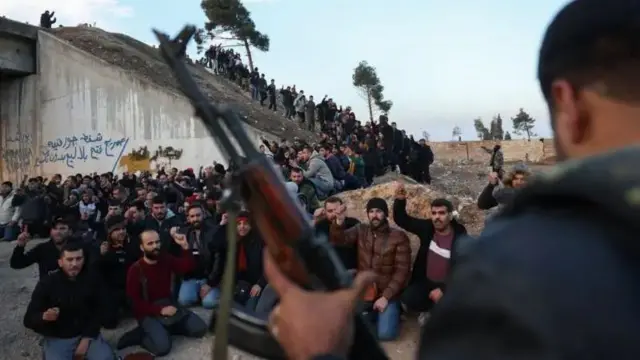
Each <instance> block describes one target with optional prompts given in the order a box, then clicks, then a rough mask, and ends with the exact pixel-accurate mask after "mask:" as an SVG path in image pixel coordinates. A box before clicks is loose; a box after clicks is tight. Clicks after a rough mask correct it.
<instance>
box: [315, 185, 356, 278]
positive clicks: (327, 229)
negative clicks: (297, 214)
mask: <svg viewBox="0 0 640 360" xmlns="http://www.w3.org/2000/svg"><path fill="white" fill-rule="evenodd" d="M343 206H344V202H343V201H342V199H340V198H339V197H337V196H332V197H330V198H328V199H327V200H326V201H325V202H324V206H323V207H321V208H319V209H318V210H316V211H315V213H314V214H313V220H314V223H315V229H316V232H320V233H324V234H325V235H326V236H327V237H328V238H329V239H332V237H331V224H335V223H336V221H337V218H338V213H339V212H340V211H341V208H342V207H343ZM341 221H342V223H343V225H342V226H341V228H344V229H345V230H346V229H350V228H352V227H354V226H356V225H359V224H360V221H359V220H358V219H356V218H354V217H348V216H347V217H345V218H344V220H341ZM333 231H342V230H339V229H337V228H334V229H333ZM334 249H335V250H336V252H337V253H338V257H339V258H340V260H342V264H344V266H345V268H347V269H356V268H357V267H358V249H357V246H356V244H349V245H342V244H334Z"/></svg>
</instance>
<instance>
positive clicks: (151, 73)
mask: <svg viewBox="0 0 640 360" xmlns="http://www.w3.org/2000/svg"><path fill="white" fill-rule="evenodd" d="M175 30H178V29H175ZM49 31H50V32H51V33H52V34H53V35H55V36H56V37H58V38H60V39H62V40H65V41H67V42H69V43H71V44H73V45H74V46H76V47H78V48H80V49H81V50H83V51H86V52H88V53H90V54H92V55H94V56H96V57H98V58H100V59H102V60H104V61H106V62H108V63H109V64H111V65H115V66H118V67H120V68H122V69H124V70H126V71H130V72H133V73H135V74H136V75H137V76H138V77H140V78H142V79H145V80H147V81H150V82H152V83H154V84H156V85H158V86H160V87H163V88H165V89H167V90H169V91H172V92H177V93H179V92H180V90H179V88H178V84H177V82H176V81H175V79H174V77H173V74H172V73H171V71H170V70H169V67H168V66H167V65H166V64H165V63H164V61H163V60H162V58H161V57H160V53H159V52H158V49H156V48H153V47H151V46H149V45H147V44H145V43H143V42H141V41H138V40H136V39H134V38H132V37H129V36H127V35H124V34H118V33H110V32H107V31H104V30H102V29H100V28H96V27H86V26H79V27H60V28H55V29H51V30H49ZM187 66H188V68H189V70H190V71H191V74H192V75H193V76H194V78H195V80H196V82H197V84H198V85H199V86H200V89H201V90H202V91H203V93H204V94H205V95H206V96H207V97H208V98H209V100H211V101H213V102H214V103H225V104H227V105H229V106H231V108H232V109H234V110H235V111H236V112H237V113H238V114H239V115H240V117H241V118H242V119H243V120H244V121H245V122H246V123H248V124H249V125H251V126H253V127H255V128H257V129H259V130H261V131H264V132H267V133H269V134H272V135H275V136H278V137H281V138H282V137H287V138H293V137H294V136H295V137H299V138H300V139H306V140H315V139H317V138H318V137H317V136H316V135H315V134H314V133H313V132H310V131H306V130H304V129H302V128H300V127H299V126H298V125H297V124H296V123H295V122H293V121H289V120H287V119H286V118H284V117H282V116H280V114H279V113H277V112H274V111H271V110H267V108H266V107H265V108H263V107H261V106H260V105H258V104H256V103H255V101H252V100H251V97H250V96H249V94H248V93H247V92H245V91H244V90H242V89H241V88H240V87H239V86H238V85H236V84H234V83H233V82H231V81H229V80H227V79H226V78H224V77H222V76H217V75H213V74H211V73H209V72H208V71H207V70H205V69H204V68H203V67H201V66H199V65H187Z"/></svg>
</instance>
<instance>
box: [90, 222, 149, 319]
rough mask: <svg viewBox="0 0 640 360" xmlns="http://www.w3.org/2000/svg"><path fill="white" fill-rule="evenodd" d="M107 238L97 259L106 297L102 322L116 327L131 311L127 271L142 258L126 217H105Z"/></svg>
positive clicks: (138, 242)
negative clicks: (127, 291) (128, 297)
mask: <svg viewBox="0 0 640 360" xmlns="http://www.w3.org/2000/svg"><path fill="white" fill-rule="evenodd" d="M105 225H106V233H107V241H105V242H104V243H102V244H101V245H100V260H99V262H98V264H99V269H100V273H101V275H102V279H103V280H104V287H103V289H102V290H103V294H104V297H105V299H106V300H105V309H104V312H103V314H104V316H103V318H104V321H103V326H104V327H105V328H107V329H115V328H116V327H117V326H118V323H119V322H120V320H121V319H122V318H123V317H124V315H125V314H126V313H127V312H129V304H128V300H127V294H126V283H127V271H128V270H129V267H130V266H131V265H132V264H133V263H134V262H136V261H137V260H138V259H140V256H141V252H140V241H139V240H136V238H132V237H131V236H130V235H129V234H127V231H126V223H125V218H124V217H123V216H122V215H114V216H112V217H110V218H109V219H108V220H107V221H106V224H105Z"/></svg>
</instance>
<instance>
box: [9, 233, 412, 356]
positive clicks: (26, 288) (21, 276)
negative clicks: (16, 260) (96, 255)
mask: <svg viewBox="0 0 640 360" xmlns="http://www.w3.org/2000/svg"><path fill="white" fill-rule="evenodd" d="M41 241H42V240H40V241H37V240H33V241H32V242H31V243H29V244H28V245H27V248H31V247H33V246H34V245H36V244H37V243H38V242H41ZM14 246H15V242H13V243H6V242H2V243H0V284H2V292H0V323H1V324H2V326H0V359H11V360H18V359H30V360H36V359H37V360H40V359H42V355H41V351H40V346H39V344H38V342H39V337H38V336H37V335H36V334H35V333H34V332H32V331H31V330H27V329H25V328H24V326H23V325H22V317H23V316H24V312H25V311H26V308H27V304H28V303H29V299H30V296H31V292H32V291H33V288H34V287H35V285H36V281H37V278H38V274H37V268H36V267H35V266H32V267H30V268H27V269H24V270H13V269H11V268H10V267H9V258H10V257H11V252H12V251H13V248H14ZM195 311H196V312H197V313H198V314H199V315H200V316H202V317H203V318H205V319H208V313H207V312H206V311H204V310H203V309H201V308H196V309H195ZM406 323H407V324H406V325H405V324H403V333H402V336H401V338H400V339H399V340H397V341H394V342H392V343H389V344H385V349H386V350H387V352H388V354H389V355H390V356H391V358H392V359H394V360H409V359H413V354H414V351H415V348H416V347H415V344H416V342H417V338H418V325H417V323H416V322H415V321H409V320H407V321H406ZM133 326H134V322H133V321H127V322H126V323H125V324H123V325H121V326H120V327H119V328H118V329H116V330H113V331H103V335H104V336H105V338H106V339H107V340H108V341H109V343H111V344H112V345H115V343H116V341H117V339H118V337H119V336H120V335H121V334H123V333H124V332H125V331H127V330H129V329H131V328H132V327H133ZM211 344H212V336H206V337H205V338H203V339H199V340H194V339H184V338H176V340H175V342H174V347H173V350H172V351H171V353H170V355H169V356H167V357H166V358H167V359H172V360H199V359H211ZM125 350H126V351H122V352H120V355H124V354H126V353H129V352H132V351H138V350H140V349H136V348H129V349H125ZM235 355H239V356H240V359H242V360H253V359H257V358H256V357H254V356H251V355H249V354H246V353H243V352H241V351H238V350H237V349H230V352H229V358H230V359H231V358H235ZM235 359H237V358H235Z"/></svg>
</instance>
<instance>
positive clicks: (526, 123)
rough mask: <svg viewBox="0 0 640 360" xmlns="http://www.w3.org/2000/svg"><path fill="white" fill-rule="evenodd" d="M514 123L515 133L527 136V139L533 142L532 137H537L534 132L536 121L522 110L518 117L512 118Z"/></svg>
mask: <svg viewBox="0 0 640 360" xmlns="http://www.w3.org/2000/svg"><path fill="white" fill-rule="evenodd" d="M511 121H512V122H513V132H514V133H515V134H518V135H523V134H525V135H527V139H528V140H531V137H532V136H537V135H536V134H535V133H534V132H533V131H531V130H532V129H533V127H534V126H535V123H536V119H534V118H532V117H531V116H530V115H529V114H527V113H526V112H525V111H524V110H523V109H522V108H520V110H519V111H518V113H517V114H516V116H514V117H512V118H511Z"/></svg>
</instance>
